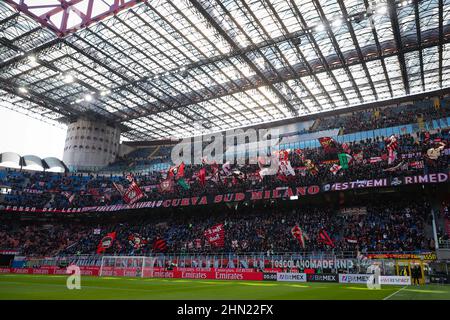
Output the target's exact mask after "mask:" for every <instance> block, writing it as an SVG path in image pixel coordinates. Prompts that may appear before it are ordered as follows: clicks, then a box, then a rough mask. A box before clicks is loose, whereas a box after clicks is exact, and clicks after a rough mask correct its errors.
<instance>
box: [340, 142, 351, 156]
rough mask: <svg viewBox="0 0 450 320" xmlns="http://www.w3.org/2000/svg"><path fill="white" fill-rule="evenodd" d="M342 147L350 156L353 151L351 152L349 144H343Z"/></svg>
mask: <svg viewBox="0 0 450 320" xmlns="http://www.w3.org/2000/svg"><path fill="white" fill-rule="evenodd" d="M341 147H342V150H343V151H344V152H345V153H348V154H350V153H351V152H352V151H351V150H350V147H349V145H348V144H347V143H345V142H344V143H342V144H341Z"/></svg>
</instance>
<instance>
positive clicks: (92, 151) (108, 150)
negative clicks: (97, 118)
mask: <svg viewBox="0 0 450 320" xmlns="http://www.w3.org/2000/svg"><path fill="white" fill-rule="evenodd" d="M119 144H120V129H119V128H114V127H111V126H108V125H106V123H101V122H94V121H91V120H85V119H79V120H77V121H76V122H74V123H71V124H70V125H69V126H68V128H67V137H66V143H65V147H64V156H63V161H64V162H65V163H66V165H67V166H68V167H69V168H71V169H73V168H78V169H82V168H100V167H104V166H106V165H108V164H109V163H110V162H113V161H114V160H115V158H116V157H117V155H118V152H119Z"/></svg>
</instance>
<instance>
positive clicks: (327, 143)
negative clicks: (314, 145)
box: [319, 137, 336, 152]
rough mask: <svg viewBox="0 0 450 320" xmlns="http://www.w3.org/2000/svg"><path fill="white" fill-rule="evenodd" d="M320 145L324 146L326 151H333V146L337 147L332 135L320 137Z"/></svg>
mask: <svg viewBox="0 0 450 320" xmlns="http://www.w3.org/2000/svg"><path fill="white" fill-rule="evenodd" d="M319 142H320V145H321V146H322V147H323V149H324V150H325V152H331V151H332V150H333V148H336V144H335V142H334V140H333V138H331V137H323V138H319Z"/></svg>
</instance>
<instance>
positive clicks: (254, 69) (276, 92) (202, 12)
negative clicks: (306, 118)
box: [190, 0, 297, 115]
mask: <svg viewBox="0 0 450 320" xmlns="http://www.w3.org/2000/svg"><path fill="white" fill-rule="evenodd" d="M190 2H191V3H192V4H193V5H194V7H195V8H196V9H197V10H198V12H200V13H201V14H202V15H203V17H204V18H205V19H206V20H207V21H208V22H209V23H210V24H211V25H212V26H213V27H214V28H215V29H216V30H217V32H218V33H219V34H220V35H221V36H222V37H223V38H224V39H225V40H226V41H227V42H228V44H229V45H230V46H231V47H232V48H233V49H234V50H239V46H238V45H237V44H236V43H235V42H234V41H233V40H232V39H231V37H230V36H229V35H228V34H227V32H226V31H225V30H223V29H222V28H221V27H220V25H219V24H218V23H217V21H215V20H214V19H213V18H212V17H211V16H210V15H209V14H208V12H206V11H205V9H204V8H203V7H202V6H201V5H200V3H199V2H198V1H197V0H190ZM241 58H242V59H243V60H244V61H245V62H246V63H247V64H248V65H249V66H250V68H252V70H253V71H254V72H255V73H256V74H257V75H258V76H259V77H260V78H261V79H262V80H263V81H264V82H265V84H266V85H268V86H270V87H271V89H272V90H273V92H274V93H275V95H276V96H277V97H278V98H279V99H280V100H281V101H282V102H283V104H285V105H286V106H287V107H288V108H289V109H290V110H291V112H292V113H293V115H296V114H297V110H296V109H295V108H294V107H293V106H292V105H291V104H290V103H289V101H287V100H286V98H285V97H284V96H283V95H282V94H281V93H280V92H279V91H278V89H276V88H275V87H274V86H273V85H272V84H271V83H270V82H269V81H268V79H267V78H266V77H265V75H264V74H263V73H262V72H261V71H260V70H259V68H258V67H257V66H256V65H255V64H254V63H253V61H251V60H250V59H249V58H248V57H247V56H246V55H242V56H241Z"/></svg>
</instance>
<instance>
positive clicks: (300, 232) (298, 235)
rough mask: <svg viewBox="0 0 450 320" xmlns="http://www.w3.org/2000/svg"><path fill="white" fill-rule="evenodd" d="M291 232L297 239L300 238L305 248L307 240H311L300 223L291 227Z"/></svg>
mask: <svg viewBox="0 0 450 320" xmlns="http://www.w3.org/2000/svg"><path fill="white" fill-rule="evenodd" d="M291 234H292V236H293V237H294V238H295V239H297V240H298V242H299V243H300V245H301V246H302V248H305V245H306V240H309V238H308V235H307V234H306V233H304V232H303V230H302V229H301V228H300V227H299V226H298V225H295V226H294V227H293V228H292V229H291Z"/></svg>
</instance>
